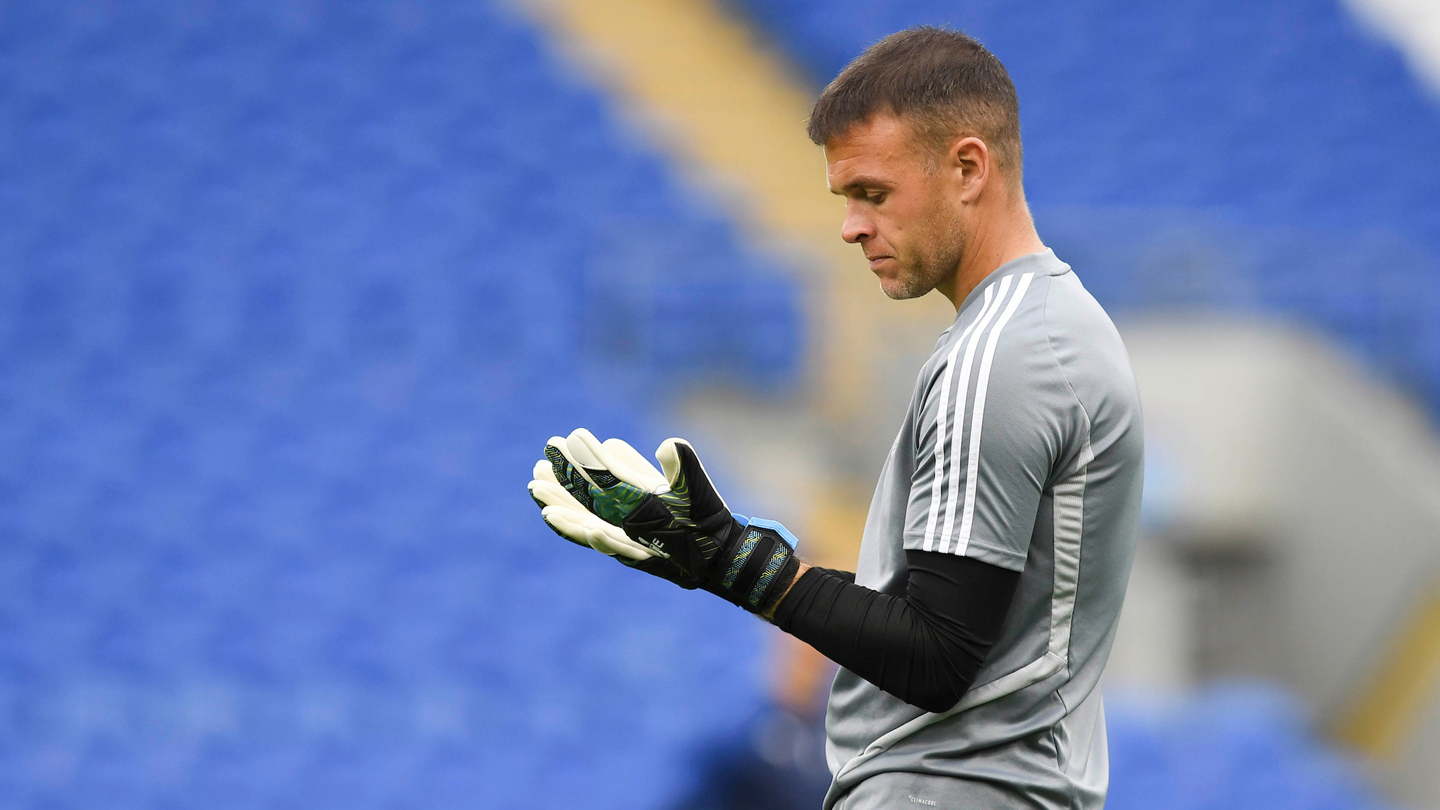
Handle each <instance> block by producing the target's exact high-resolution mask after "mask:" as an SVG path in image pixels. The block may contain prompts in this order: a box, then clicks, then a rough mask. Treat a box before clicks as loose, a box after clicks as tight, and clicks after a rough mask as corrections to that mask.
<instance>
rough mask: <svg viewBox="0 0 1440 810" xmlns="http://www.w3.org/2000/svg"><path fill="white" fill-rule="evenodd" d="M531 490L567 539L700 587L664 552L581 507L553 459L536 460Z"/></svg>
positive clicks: (684, 585) (543, 512) (685, 584)
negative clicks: (562, 481)
mask: <svg viewBox="0 0 1440 810" xmlns="http://www.w3.org/2000/svg"><path fill="white" fill-rule="evenodd" d="M657 475H658V473H657ZM529 489H530V497H531V498H533V499H534V501H535V503H536V504H537V505H539V507H540V517H541V519H542V520H544V521H545V525H546V526H549V527H550V528H551V529H552V530H553V531H554V532H555V533H556V534H558V535H560V536H561V537H563V538H565V539H566V540H569V541H570V542H572V543H574V544H576V545H579V546H587V547H589V548H593V549H595V550H596V551H598V552H600V553H601V554H604V555H606V556H609V557H614V558H615V559H617V560H619V561H620V562H622V563H624V564H625V565H628V566H630V567H631V568H637V569H639V570H641V571H644V572H645V573H647V574H653V575H654V576H657V577H660V578H661V579H667V580H669V581H671V582H673V583H675V584H676V585H679V586H680V587H682V588H686V589H693V588H696V587H698V586H699V584H700V582H699V580H698V579H696V578H695V577H692V576H689V575H687V574H686V573H685V572H684V571H682V570H681V569H680V567H679V566H677V565H675V564H674V563H672V562H670V560H668V559H666V558H665V557H664V556H663V555H661V554H659V553H658V552H656V551H654V550H653V549H650V548H647V547H646V546H643V545H641V544H639V543H637V542H635V541H634V540H631V539H630V538H629V537H627V536H625V532H623V531H621V530H620V529H619V528H617V527H615V526H612V525H611V524H609V523H606V522H605V521H603V520H601V519H600V518H598V517H596V516H595V515H593V514H591V513H590V512H589V511H588V510H586V508H585V507H584V506H581V505H580V502H579V501H577V500H575V498H574V497H573V496H572V495H571V494H570V493H569V492H567V491H566V490H565V488H564V487H562V486H560V482H559V481H558V480H556V478H555V473H554V471H553V468H552V467H551V464H550V462H548V461H539V462H536V464H535V471H534V478H533V480H531V481H530V485H529Z"/></svg>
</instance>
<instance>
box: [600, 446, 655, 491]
mask: <svg viewBox="0 0 1440 810" xmlns="http://www.w3.org/2000/svg"><path fill="white" fill-rule="evenodd" d="M600 459H601V460H602V461H604V462H605V466H607V467H609V468H610V471H611V472H613V473H615V475H616V476H617V477H618V478H619V479H620V480H621V481H626V482H629V483H631V484H635V485H636V486H638V487H640V488H641V489H644V490H647V491H649V492H658V491H659V490H660V489H661V488H662V487H668V486H669V484H668V482H667V481H666V480H665V476H664V475H662V474H661V472H660V471H659V470H657V469H655V465H654V464H651V463H650V462H649V460H648V459H646V458H645V457H644V456H642V455H640V451H638V450H636V449H635V448H633V447H631V446H630V445H629V444H628V443H627V442H625V441H622V440H621V439H606V440H605V441H604V442H602V443H601V444H600ZM622 470H623V471H622Z"/></svg>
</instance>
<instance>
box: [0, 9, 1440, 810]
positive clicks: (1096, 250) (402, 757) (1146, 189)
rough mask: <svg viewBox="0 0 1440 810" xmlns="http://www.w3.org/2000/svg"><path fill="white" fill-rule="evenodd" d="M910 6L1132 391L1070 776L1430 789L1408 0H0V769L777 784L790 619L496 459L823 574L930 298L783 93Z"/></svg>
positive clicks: (1431, 267) (487, 802) (814, 87)
mask: <svg viewBox="0 0 1440 810" xmlns="http://www.w3.org/2000/svg"><path fill="white" fill-rule="evenodd" d="M922 22H926V23H939V24H948V25H951V26H954V27H958V28H961V29H964V30H965V31H967V32H969V33H971V34H973V35H975V36H977V37H978V38H980V40H981V41H983V42H984V43H985V44H986V45H987V46H988V47H990V48H991V50H993V51H994V52H995V53H996V54H997V55H998V56H999V57H1000V58H1001V60H1002V61H1004V62H1005V64H1006V65H1007V67H1008V68H1009V70H1010V71H1011V73H1012V75H1013V77H1014V79H1015V82H1016V84H1017V86H1018V89H1019V93H1020V99H1021V112H1022V123H1023V127H1024V139H1025V146H1026V158H1027V160H1026V188H1027V193H1028V196H1029V200H1030V204H1031V206H1032V209H1033V211H1034V213H1035V216H1036V219H1037V222H1038V225H1039V228H1040V233H1041V236H1042V238H1044V239H1045V240H1046V242H1047V243H1048V244H1049V245H1051V246H1052V247H1054V249H1055V250H1056V252H1057V254H1058V255H1059V256H1060V257H1061V258H1062V259H1063V260H1065V261H1067V262H1069V263H1070V264H1071V265H1072V266H1074V268H1075V269H1076V271H1077V272H1078V274H1079V276H1080V278H1081V279H1082V280H1083V281H1084V282H1085V284H1086V285H1087V286H1088V287H1089V289H1090V290H1091V291H1092V292H1094V294H1095V295H1096V296H1097V297H1098V298H1099V299H1100V301H1101V302H1102V303H1103V304H1105V305H1106V307H1107V308H1108V309H1109V310H1110V312H1111V313H1112V315H1113V316H1114V317H1115V318H1116V320H1117V322H1119V323H1120V325H1121V328H1122V332H1123V333H1124V335H1125V338H1126V342H1127V345H1128V347H1129V349H1130V352H1131V355H1132V359H1133V361H1134V364H1135V368H1136V373H1137V376H1138V377H1139V379H1140V384H1141V389H1142V393H1143V396H1144V400H1145V406H1146V423H1147V478H1146V498H1147V502H1146V512H1145V529H1144V537H1143V538H1142V541H1141V548H1140V551H1139V555H1138V557H1137V561H1136V566H1135V569H1134V573H1133V576H1132V581H1131V588H1130V593H1129V597H1128V601H1127V606H1126V613H1125V616H1124V619H1123V621H1122V628H1121V631H1120V634H1119V638H1118V640H1117V642H1116V648H1115V651H1114V654H1113V655H1112V659H1111V665H1110V669H1109V672H1108V674H1107V683H1106V686H1105V689H1106V700H1107V707H1108V714H1109V723H1110V746H1111V800H1110V803H1109V806H1110V807H1112V808H1118V809H1119V810H1128V809H1129V808H1151V809H1154V810H1165V809H1168V808H1325V809H1326V810H1345V809H1348V808H1382V807H1383V808H1406V807H1408V808H1415V809H1416V810H1433V808H1440V768H1437V767H1436V766H1437V765H1440V442H1437V439H1436V426H1437V424H1440V422H1437V416H1440V6H1437V5H1436V4H1435V3H1434V2H1433V0H1288V2H1276V1H1275V0H1269V1H1267V2H1240V0H1177V2H1171V3H1161V4H1144V3H1119V2H1107V0H1078V1H1076V2H1060V1H1059V0H1033V1H1032V2H1028V3H1006V2H1000V0H966V1H965V2H944V1H943V0H891V2H884V3H877V2H873V0H864V1H863V2H862V0H837V1H833V2H832V1H829V0H731V1H730V2H728V3H726V2H724V0H629V2H621V1H620V0H543V2H541V1H540V0H537V2H534V3H507V2H502V0H473V1H466V2H461V1H460V0H446V1H443V2H440V1H437V2H401V1H400V0H363V1H362V0H356V1H355V2H345V3H323V2H308V1H307V0H250V1H247V2H239V1H238V0H237V1H236V2H220V1H219V0H215V2H202V1H200V0H196V1H195V2H183V1H182V0H123V1H122V0H114V1H113V2H107V1H105V0H94V2H70V1H69V0H10V2H5V3H3V4H0V529H3V534H0V538H3V539H0V805H3V806H6V807H16V808H93V807H106V808H142V807H143V808H188V807H207V808H230V807H234V808H252V807H253V808H260V807H264V808H275V807H306V808H323V807H347V808H369V807H374V808H404V807H417V808H418V807H425V808H445V807H479V808H507V809H508V808H519V807H525V808H574V807H587V808H616V809H617V810H620V809H621V808H623V809H624V810H648V809H650V808H654V810H669V809H670V808H697V809H698V808H756V809H759V810H766V809H767V808H776V809H777V810H783V809H788V808H815V807H818V800H819V796H820V795H821V794H823V791H824V788H825V784H826V782H827V781H828V775H827V774H826V773H825V768H824V763H823V755H822V753H821V749H820V746H821V738H820V736H819V730H818V729H819V726H818V724H819V717H820V713H821V710H822V705H823V698H824V692H825V690H826V688H827V687H828V684H829V677H830V670H829V668H828V666H827V665H826V664H825V662H824V661H823V659H819V658H818V656H817V655H816V654H814V653H813V652H812V651H809V649H808V648H806V647H804V646H803V645H799V644H798V643H791V642H787V641H786V640H785V639H784V638H783V637H781V636H780V635H779V634H778V633H775V632H774V631H772V630H771V629H770V628H768V627H767V626H766V625H763V624H762V623H760V622H758V621H756V620H754V619H753V618H751V617H749V616H747V615H744V614H742V613H741V612H740V611H738V610H735V609H734V608H732V607H730V606H729V605H727V604H725V603H723V602H721V601H720V600H716V599H712V598H707V597H704V596H699V595H696V594H691V593H685V592H682V591H680V590H678V589H675V588H673V587H671V586H669V585H668V584H666V583H663V582H660V581H658V580H653V579H651V578H648V577H644V576H640V575H638V574H635V573H634V572H631V571H628V570H626V569H624V568H623V567H622V566H619V565H616V564H614V563H613V562H611V561H609V560H605V559H603V558H601V557H600V556H599V555H595V554H592V553H586V552H584V551H583V550H580V549H577V548H575V547H573V546H570V545H568V544H565V543H562V542H560V541H559V540H558V539H557V538H556V537H554V536H553V535H551V534H550V533H549V531H548V530H547V529H546V528H545V527H544V526H543V525H542V524H541V522H540V520H539V518H538V515H537V514H536V510H535V507H534V505H533V504H532V503H531V502H530V500H529V498H528V497H527V496H526V494H525V491H524V486H525V482H526V481H527V480H528V478H529V475H530V469H531V466H532V464H533V463H534V461H535V460H536V459H537V458H538V457H539V455H540V450H541V448H542V447H543V445H544V443H545V440H546V439H547V438H548V437H549V436H551V435H552V434H557V433H558V434H564V433H568V432H569V431H570V429H572V428H573V427H576V426H578V425H584V426H586V427H589V428H591V429H592V430H594V431H595V432H596V433H597V434H600V435H602V436H612V435H613V436H622V437H624V438H626V439H628V440H630V441H631V442H632V443H634V444H636V445H637V446H638V447H640V448H642V449H648V448H649V447H653V446H655V445H656V444H657V443H658V442H659V441H660V440H661V439H663V438H664V437H666V436H668V435H685V436H688V437H690V438H691V439H692V440H693V441H694V442H695V444H696V446H697V447H698V448H699V449H700V451H701V452H702V453H703V454H704V455H705V458H706V460H707V462H708V464H709V466H710V468H711V470H712V471H714V473H715V475H716V477H717V478H719V479H721V482H722V484H723V491H725V492H726V493H727V497H728V499H729V501H730V503H731V504H732V506H734V507H735V508H736V509H737V510H739V511H742V512H746V513H750V514H762V515H766V516H769V517H773V518H776V519H780V520H782V521H784V522H786V523H787V525H789V526H790V527H791V528H792V529H795V530H796V532H797V534H799V535H800V536H801V538H802V539H803V540H804V545H803V546H802V552H804V553H805V554H806V555H807V556H808V557H810V558H811V559H814V560H816V561H818V562H820V563H822V564H827V565H832V566H838V567H844V568H849V567H851V566H852V565H853V558H854V554H855V550H856V547H857V544H858V539H859V528H860V525H861V523H862V522H863V519H864V509H865V505H866V504H868V502H869V492H870V489H871V487H872V486H873V484H874V479H875V477H876V476H877V475H878V473H879V468H880V463H881V461H882V460H883V457H884V455H885V453H886V451H887V450H888V448H889V445H890V443H891V441H892V440H893V437H894V435H895V431H896V429H897V428H898V426H899V422H900V419H901V417H902V415H903V412H904V407H905V403H906V401H907V399H906V398H907V396H908V394H909V392H910V391H911V388H912V385H913V381H914V376H915V374H916V372H917V371H918V369H919V367H920V364H921V363H922V362H923V361H924V359H925V357H926V356H927V355H928V353H929V351H930V349H931V347H932V346H933V342H934V340H935V338H936V336H937V335H938V334H939V332H940V331H941V330H943V329H944V328H945V326H946V325H947V324H948V323H949V321H950V320H951V318H952V317H953V312H951V311H948V310H947V306H946V303H945V302H944V301H943V300H940V299H939V298H938V296H932V299H933V300H931V299H926V300H922V301H918V302H905V303H896V302H891V301H888V300H886V299H885V298H884V296H883V295H882V294H881V293H880V291H879V290H878V288H877V286H876V285H875V283H874V282H873V280H872V277H871V275H870V274H869V273H868V272H867V269H866V267H865V264H864V262H863V260H862V258H861V257H860V255H859V253H858V251H856V250H855V249H854V248H853V247H851V246H846V245H844V244H842V243H841V241H840V239H839V233H838V231H839V223H840V215H841V214H840V208H839V207H838V205H837V203H836V202H835V201H834V200H832V199H831V198H830V196H829V195H828V194H827V193H826V190H825V183H824V168H823V158H822V155H821V154H820V152H819V151H818V150H817V149H816V148H815V147H813V146H812V145H810V144H809V142H808V141H807V140H806V139H805V137H804V133H803V125H804V120H805V117H806V115H807V113H808V110H809V104H810V102H811V100H812V99H813V98H814V96H815V95H816V93H817V92H818V89H819V88H820V87H821V86H823V85H824V83H825V82H827V81H828V80H829V79H830V78H831V77H832V76H833V75H834V74H835V73H836V72H837V71H838V70H839V69H840V68H841V67H842V66H843V65H844V64H845V63H846V62H847V61H848V60H849V59H850V58H852V57H853V56H855V55H856V54H858V53H859V52H860V51H861V50H862V49H863V48H864V47H865V46H866V45H868V44H869V43H871V42H873V41H874V40H876V39H878V38H880V37H881V36H883V35H885V34H887V33H890V32H892V31H894V30H898V29H900V28H903V27H906V26H909V25H912V24H916V23H922Z"/></svg>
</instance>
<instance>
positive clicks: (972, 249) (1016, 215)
mask: <svg viewBox="0 0 1440 810" xmlns="http://www.w3.org/2000/svg"><path fill="white" fill-rule="evenodd" d="M1044 249H1045V243H1044V242H1041V241H1040V235H1039V234H1038V233H1036V232H1035V223H1034V221H1032V220H1031V219H1030V212H1029V211H1028V210H1027V209H1025V208H1024V207H1021V208H1020V210H1018V211H1010V212H1007V214H1006V215H1005V216H1003V217H1001V218H999V219H998V220H997V221H994V222H989V223H982V225H981V227H979V228H976V230H975V234H974V235H973V236H972V237H971V238H970V240H969V244H967V245H966V246H965V255H964V256H962V257H961V260H960V267H959V268H957V269H956V272H955V276H954V279H953V281H952V282H951V283H948V284H946V283H941V284H938V285H936V287H935V289H937V290H939V291H940V294H941V295H944V296H945V297H946V298H948V299H950V304H951V305H952V306H954V307H955V309H956V311H957V312H958V311H959V309H960V305H961V304H963V303H965V299H966V297H968V296H969V295H970V293H971V292H972V291H974V289H975V288H976V287H977V286H979V285H980V282H982V281H984V280H985V278H986V277H987V276H989V275H990V274H991V273H993V272H995V270H996V268H998V267H1000V266H1001V265H1003V264H1005V263H1006V262H1011V261H1014V260H1015V259H1018V258H1020V257H1021V256H1028V255H1030V254H1031V253H1039V252H1040V251H1042V250H1044Z"/></svg>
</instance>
